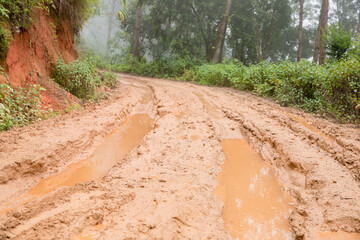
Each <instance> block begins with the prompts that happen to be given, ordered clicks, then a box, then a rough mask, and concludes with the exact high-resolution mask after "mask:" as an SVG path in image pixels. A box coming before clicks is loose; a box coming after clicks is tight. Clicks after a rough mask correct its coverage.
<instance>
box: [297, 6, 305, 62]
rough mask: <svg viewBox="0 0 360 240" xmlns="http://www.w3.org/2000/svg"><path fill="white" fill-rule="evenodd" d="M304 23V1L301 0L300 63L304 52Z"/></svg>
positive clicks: (298, 58)
mask: <svg viewBox="0 0 360 240" xmlns="http://www.w3.org/2000/svg"><path fill="white" fill-rule="evenodd" d="M303 22H304V0H300V12H299V39H298V41H299V48H298V57H297V60H298V62H300V60H301V58H302V51H303Z"/></svg>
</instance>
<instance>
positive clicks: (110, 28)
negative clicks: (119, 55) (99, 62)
mask: <svg viewBox="0 0 360 240" xmlns="http://www.w3.org/2000/svg"><path fill="white" fill-rule="evenodd" d="M117 3H118V0H111V2H110V5H109V12H108V13H107V14H108V32H107V39H106V42H107V43H109V42H110V39H111V37H112V33H113V27H114V21H115V16H116V12H117V8H116V5H117ZM106 53H107V54H109V44H106Z"/></svg>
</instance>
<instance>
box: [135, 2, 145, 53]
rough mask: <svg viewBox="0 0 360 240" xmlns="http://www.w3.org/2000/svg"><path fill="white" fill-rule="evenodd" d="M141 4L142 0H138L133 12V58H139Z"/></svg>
mask: <svg viewBox="0 0 360 240" xmlns="http://www.w3.org/2000/svg"><path fill="white" fill-rule="evenodd" d="M142 5H143V0H138V1H137V4H136V13H135V31H134V42H133V57H134V58H139V48H140V30H141V15H142Z"/></svg>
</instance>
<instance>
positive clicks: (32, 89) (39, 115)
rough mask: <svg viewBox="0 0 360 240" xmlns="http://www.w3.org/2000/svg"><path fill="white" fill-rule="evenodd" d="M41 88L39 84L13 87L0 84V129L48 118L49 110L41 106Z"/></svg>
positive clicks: (3, 129)
mask: <svg viewBox="0 0 360 240" xmlns="http://www.w3.org/2000/svg"><path fill="white" fill-rule="evenodd" d="M43 90H44V89H43V88H42V87H41V86H39V85H28V86H26V87H21V88H14V87H12V86H10V85H9V84H0V131H5V130H9V129H10V128H12V127H14V126H19V127H22V126H25V125H28V124H31V123H34V122H37V121H40V120H43V119H46V118H48V117H49V115H51V110H43V109H42V108H41V91H43Z"/></svg>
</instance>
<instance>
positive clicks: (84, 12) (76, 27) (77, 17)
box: [52, 0, 101, 34]
mask: <svg viewBox="0 0 360 240" xmlns="http://www.w3.org/2000/svg"><path fill="white" fill-rule="evenodd" d="M52 2H53V6H54V8H53V10H54V12H56V14H57V15H58V16H60V18H62V19H64V20H70V23H71V27H72V30H73V32H74V33H75V34H78V33H79V32H80V30H81V27H82V25H83V24H84V22H85V21H86V20H88V19H89V18H90V17H91V16H93V15H94V14H95V13H97V12H98V9H99V6H100V2H101V1H100V0H52Z"/></svg>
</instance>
